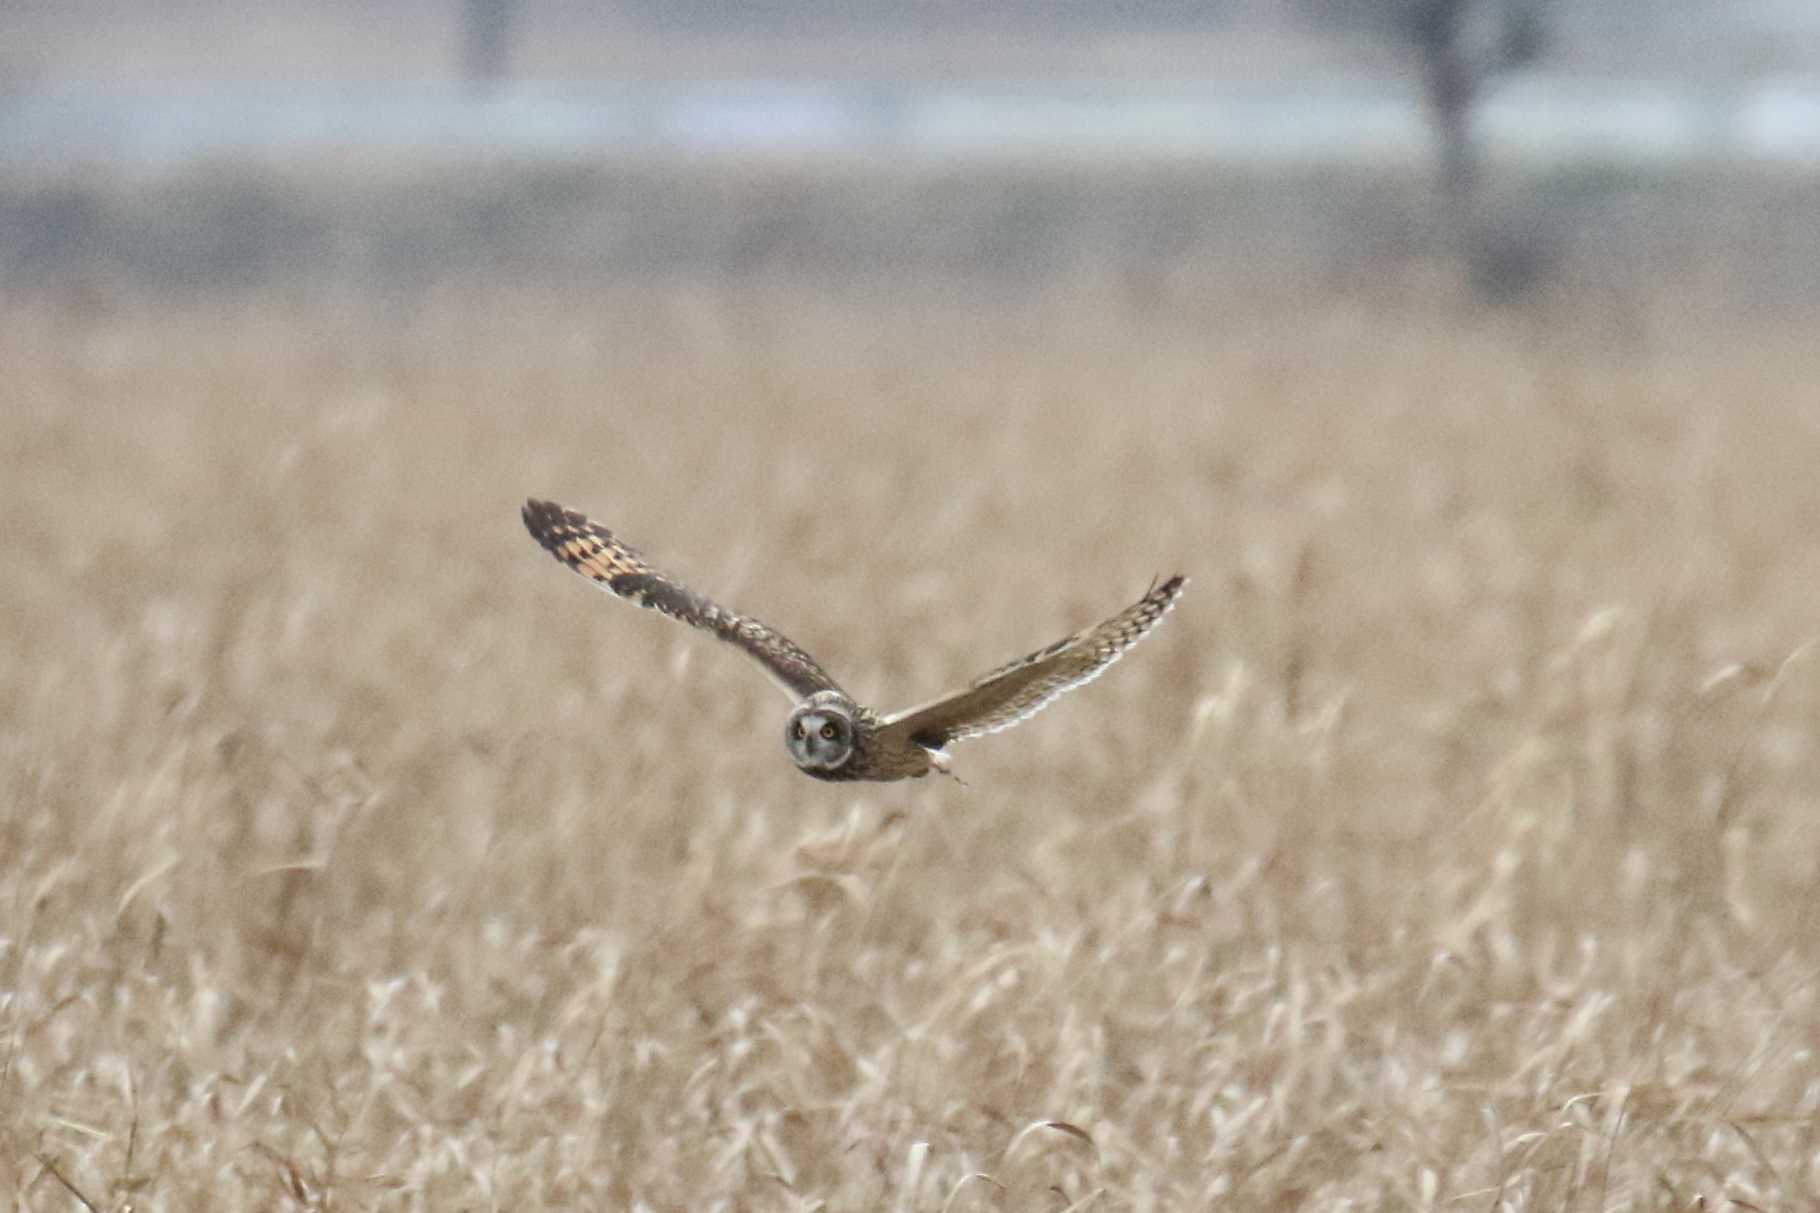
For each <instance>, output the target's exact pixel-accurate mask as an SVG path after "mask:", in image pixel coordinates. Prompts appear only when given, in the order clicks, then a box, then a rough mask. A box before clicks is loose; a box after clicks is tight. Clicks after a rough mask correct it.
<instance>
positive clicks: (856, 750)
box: [524, 500, 1186, 780]
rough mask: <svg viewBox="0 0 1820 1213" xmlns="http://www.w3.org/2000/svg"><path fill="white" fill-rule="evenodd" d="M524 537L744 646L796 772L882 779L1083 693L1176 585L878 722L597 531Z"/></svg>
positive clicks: (1156, 589)
mask: <svg viewBox="0 0 1820 1213" xmlns="http://www.w3.org/2000/svg"><path fill="white" fill-rule="evenodd" d="M524 523H525V527H526V529H528V530H529V531H530V532H531V534H532V535H533V536H534V537H535V538H536V539H537V541H538V542H539V543H541V544H542V545H543V546H544V547H545V548H546V549H547V550H548V551H549V552H550V554H551V555H553V556H555V557H556V558H557V559H558V560H560V561H562V562H563V563H564V564H566V565H568V566H569V567H570V568H572V569H574V570H575V571H576V572H577V573H580V574H581V575H582V576H584V577H587V578H589V579H590V580H592V581H594V582H596V583H598V584H599V585H601V586H602V587H603V588H605V589H607V590H608V591H610V592H612V593H613V594H615V595H617V596H619V597H621V598H624V599H626V600H627V601H629V602H633V603H636V604H637V605H639V606H643V607H649V608H651V609H652V610H656V611H659V612H661V613H663V614H665V615H668V616H669V617H670V618H672V619H677V620H681V621H682V622H683V623H687V624H689V625H690V626H692V627H697V628H700V629H702V630H703V631H706V632H712V633H713V634H714V635H716V636H718V637H720V638H721V639H722V640H725V641H727V642H729V643H731V644H733V645H736V646H738V647H739V648H741V649H744V650H745V651H746V653H747V654H749V655H750V656H751V657H753V658H754V659H755V660H757V662H758V663H759V665H760V666H762V667H763V668H764V670H765V672H766V673H767V674H769V675H770V676H771V678H772V679H773V680H774V681H775V682H776V683H777V684H778V686H779V687H781V688H782V689H783V690H784V692H785V693H786V694H788V695H789V696H790V697H791V699H792V700H794V701H796V708H795V709H794V710H793V711H792V712H791V713H790V718H789V721H788V722H787V723H786V725H785V730H784V744H785V746H786V748H787V749H788V750H789V751H790V756H791V758H792V759H794V760H795V762H796V765H797V767H798V768H799V769H801V770H802V771H803V772H804V773H805V774H807V775H811V776H813V777H815V778H817V779H826V780H852V779H870V780H892V779H909V778H916V777H918V776H922V775H926V774H928V773H929V772H930V771H931V770H940V771H946V770H947V769H948V755H947V753H946V751H945V749H944V747H946V746H947V745H948V744H949V743H950V742H954V741H960V740H964V739H966V738H969V737H978V736H981V735H983V734H986V733H995V732H997V731H998V730H1000V729H1005V728H1009V727H1011V726H1012V725H1014V724H1016V723H1018V722H1019V721H1020V720H1025V719H1027V718H1028V717H1030V716H1032V715H1034V714H1036V713H1037V712H1039V711H1041V710H1042V709H1043V708H1044V707H1047V706H1048V705H1049V704H1050V703H1051V702H1053V701H1054V700H1055V699H1056V697H1057V696H1059V695H1061V694H1063V693H1064V692H1066V691H1070V690H1073V689H1074V688H1075V687H1078V686H1083V685H1085V684H1086V683H1089V682H1091V681H1093V680H1094V679H1095V678H1097V677H1099V676H1100V674H1102V673H1104V672H1105V670H1106V668H1107V667H1108V666H1110V665H1111V664H1112V663H1113V662H1115V661H1117V660H1118V659H1119V658H1120V657H1121V656H1123V655H1124V653H1125V651H1126V650H1127V649H1129V648H1130V647H1131V646H1132V645H1134V644H1136V643H1137V642H1138V641H1139V640H1141V639H1143V637H1144V635H1145V634H1146V633H1148V632H1149V631H1150V629H1151V628H1153V627H1155V626H1156V625H1157V623H1158V622H1160V621H1161V620H1162V618H1163V616H1164V615H1166V614H1168V613H1169V610H1170V608H1171V607H1173V606H1174V605H1175V601H1176V598H1177V597H1178V596H1179V595H1180V594H1181V592H1182V587H1183V585H1185V584H1186V579H1185V578H1183V577H1181V576H1179V575H1178V576H1175V577H1171V578H1169V579H1168V580H1167V581H1164V582H1162V583H1161V584H1159V585H1155V586H1152V587H1151V589H1150V591H1149V592H1148V593H1147V594H1145V595H1144V596H1143V597H1142V598H1140V599H1138V601H1137V602H1135V603H1133V604H1132V605H1131V606H1129V607H1127V608H1125V609H1124V610H1123V611H1120V612H1119V613H1118V614H1117V615H1114V616H1113V617H1112V618H1110V619H1108V620H1106V621H1105V622H1103V623H1099V624H1096V625H1094V626H1093V627H1090V628H1085V629H1083V630H1081V631H1079V632H1076V633H1074V634H1073V635H1072V636H1069V637H1067V638H1065V639H1063V640H1060V641H1057V642H1056V643H1055V644H1052V645H1049V646H1047V647H1045V648H1041V649H1038V650H1037V651H1036V652H1034V653H1031V654H1030V655H1029V656H1027V657H1020V658H1019V659H1018V660H1016V661H1013V662H1011V663H1010V664H1008V665H1005V666H1001V667H1000V668H998V669H996V670H993V671H992V672H991V673H989V674H986V675H983V676H982V677H980V678H978V679H976V680H975V681H974V682H973V683H972V684H971V685H970V686H968V687H967V688H966V689H964V690H962V691H959V692H956V693H954V694H951V695H945V696H943V697H942V698H940V699H937V700H935V701H933V702H931V703H927V704H924V705H923V706H921V707H916V708H911V709H909V710H907V711H903V712H897V713H894V714H893V715H890V716H880V715H879V714H878V713H876V712H874V711H873V710H872V709H871V708H868V707H865V706H863V705H862V704H859V703H856V702H855V701H854V700H853V698H852V696H850V695H848V694H847V693H846V692H845V691H843V690H842V689H841V688H840V686H839V684H838V683H836V682H835V681H834V679H832V678H830V677H829V676H828V674H827V672H826V671H825V670H823V669H822V668H821V666H820V665H819V664H818V663H817V662H816V660H815V659H814V658H813V657H811V656H810V655H809V654H808V653H807V652H806V651H805V650H804V649H803V648H802V647H801V646H799V645H797V644H796V643H795V642H794V641H792V640H791V639H790V638H789V637H787V636H785V635H784V634H783V633H781V632H779V631H777V630H776V629H775V628H772V627H770V626H768V625H766V624H764V623H761V622H759V621H758V620H756V619H753V618H751V617H750V616H746V615H740V614H738V613H737V612H734V611H729V610H727V609H726V608H725V607H723V606H720V605H719V604H718V603H715V602H713V601H712V600H710V599H707V598H704V597H702V596H701V595H700V594H697V593H695V592H694V591H693V590H690V589H688V588H687V587H686V586H684V585H682V584H681V583H679V582H675V581H672V580H670V579H669V578H667V577H665V576H664V575H663V574H661V573H659V572H658V571H657V570H655V569H653V568H652V567H651V566H650V565H649V564H647V563H645V560H644V557H642V556H640V555H639V554H638V553H637V552H635V551H633V550H632V549H631V548H630V547H628V546H626V545H625V544H624V543H622V542H620V540H619V539H618V538H617V537H616V536H615V535H614V534H613V533H612V532H611V531H609V530H608V529H607V528H606V527H603V526H601V525H600V524H599V523H597V522H594V521H593V520H592V519H590V518H588V517H587V516H586V515H583V514H578V513H576V512H575V511H573V510H565V509H564V508H563V507H561V506H559V505H556V504H555V503H554V502H549V501H537V500H532V501H527V502H526V503H525V507H524Z"/></svg>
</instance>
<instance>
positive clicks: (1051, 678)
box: [880, 574, 1187, 749]
mask: <svg viewBox="0 0 1820 1213" xmlns="http://www.w3.org/2000/svg"><path fill="white" fill-rule="evenodd" d="M1185 584H1187V579H1186V578H1185V577H1182V576H1181V575H1179V574H1178V575H1176V576H1174V577H1171V578H1170V579H1169V580H1167V581H1165V582H1163V583H1162V584H1161V585H1157V586H1153V587H1151V589H1150V592H1149V593H1147V594H1145V595H1144V596H1143V597H1142V598H1140V599H1138V600H1137V601H1136V602H1135V603H1133V604H1132V605H1130V606H1128V607H1126V608H1125V609H1124V610H1122V611H1120V612H1119V613H1118V614H1116V615H1114V616H1113V617H1112V618H1111V619H1108V620H1106V621H1105V622H1104V623H1099V624H1095V625H1094V626H1093V627H1090V628H1086V629H1084V630H1082V631H1079V632H1076V633H1075V634H1074V635H1072V636H1069V637H1067V638H1066V639H1064V640H1059V641H1057V642H1056V643H1054V644H1052V645H1050V646H1049V647H1048V648H1044V649H1038V650H1037V651H1036V652H1034V653H1032V654H1030V655H1029V656H1028V657H1020V658H1019V659H1018V660H1016V661H1014V662H1012V663H1011V664H1009V665H1006V666H1001V667H1000V668H998V669H996V670H993V671H992V672H991V673H990V674H986V675H983V676H982V677H980V678H978V679H976V680H975V681H974V682H973V684H972V685H971V686H969V687H968V688H967V689H966V690H964V691H958V692H956V693H955V694H952V695H947V696H944V697H942V698H941V699H938V700H936V701H935V702H934V703H927V704H924V705H922V706H921V707H915V708H910V709H909V710H907V711H903V712H897V713H894V714H893V715H891V716H888V717H886V718H885V722H884V725H883V728H882V729H881V731H880V732H881V736H882V737H888V738H891V739H894V740H899V741H908V742H912V743H914V744H916V745H920V746H925V747H927V748H929V749H940V748H941V747H942V746H944V745H947V744H948V743H949V742H951V741H960V740H963V739H965V738H968V737H979V736H982V735H984V734H986V733H996V732H998V731H999V730H1000V729H1008V728H1010V727H1011V726H1012V725H1014V724H1016V723H1017V722H1018V721H1020V720H1025V719H1028V718H1029V717H1031V716H1034V715H1035V714H1036V713H1037V712H1040V711H1041V710H1042V709H1044V708H1046V707H1048V706H1049V705H1050V704H1051V703H1053V702H1054V701H1055V699H1056V697H1057V696H1058V695H1061V694H1063V693H1064V692H1066V691H1072V690H1073V689H1074V688H1075V687H1078V686H1083V685H1085V684H1086V683H1089V682H1092V681H1093V680H1094V679H1095V678H1098V677H1099V676H1100V675H1101V674H1103V673H1105V672H1106V667H1107V666H1109V665H1111V664H1112V663H1113V662H1115V661H1117V660H1118V659H1119V658H1120V657H1123V656H1124V655H1125V651H1126V650H1127V649H1129V648H1130V647H1131V646H1132V645H1134V644H1136V643H1137V642H1138V641H1140V640H1142V639H1143V638H1144V634H1145V633H1147V632H1148V631H1150V629H1151V628H1153V627H1155V626H1156V625H1157V624H1158V623H1159V622H1160V621H1161V620H1162V618H1163V616H1164V615H1167V614H1168V613H1169V609H1170V608H1171V607H1173V606H1174V605H1175V600H1176V598H1177V596H1178V595H1180V594H1181V592H1182V587H1183V586H1184V585H1185Z"/></svg>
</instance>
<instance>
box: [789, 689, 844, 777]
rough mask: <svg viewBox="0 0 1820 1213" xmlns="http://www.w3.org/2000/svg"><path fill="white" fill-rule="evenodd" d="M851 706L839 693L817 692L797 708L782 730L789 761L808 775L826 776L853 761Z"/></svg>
mask: <svg viewBox="0 0 1820 1213" xmlns="http://www.w3.org/2000/svg"><path fill="white" fill-rule="evenodd" d="M854 714H855V713H854V710H853V704H852V703H851V702H850V701H849V700H848V699H847V697H846V696H844V695H842V694H841V693H840V692H839V691H817V692H816V693H815V694H813V695H811V696H809V698H807V699H805V700H803V701H802V702H801V703H799V704H797V705H796V710H795V711H794V712H791V713H790V722H789V723H788V724H786V725H785V726H784V744H785V745H786V746H788V747H789V748H790V758H791V760H792V761H794V762H795V763H796V765H797V766H798V767H800V768H802V770H804V771H805V772H807V773H808V774H810V775H820V776H827V775H829V774H831V773H833V772H836V771H838V770H840V769H841V768H842V767H844V766H846V765H847V762H848V760H849V759H851V758H852V757H853V744H854V724H853V717H854Z"/></svg>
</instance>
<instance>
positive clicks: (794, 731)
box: [790, 720, 803, 741]
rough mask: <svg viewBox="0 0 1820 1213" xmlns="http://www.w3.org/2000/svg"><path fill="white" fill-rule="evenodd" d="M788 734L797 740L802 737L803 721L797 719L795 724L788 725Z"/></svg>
mask: <svg viewBox="0 0 1820 1213" xmlns="http://www.w3.org/2000/svg"><path fill="white" fill-rule="evenodd" d="M790 736H792V737H794V738H796V739H797V740H798V741H801V740H802V739H803V722H802V721H800V720H799V721H797V722H796V723H795V724H793V725H791V726H790Z"/></svg>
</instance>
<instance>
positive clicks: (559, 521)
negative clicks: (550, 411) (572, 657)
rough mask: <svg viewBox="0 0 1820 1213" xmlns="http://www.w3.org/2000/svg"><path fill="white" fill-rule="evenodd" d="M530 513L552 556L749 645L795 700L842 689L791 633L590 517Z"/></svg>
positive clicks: (552, 510)
mask: <svg viewBox="0 0 1820 1213" xmlns="http://www.w3.org/2000/svg"><path fill="white" fill-rule="evenodd" d="M523 514H524V522H525V529H526V530H528V531H530V532H531V536H532V538H534V539H536V540H537V542H538V543H541V544H542V545H543V546H544V549H545V550H546V551H548V552H549V553H550V555H552V556H554V557H556V559H558V560H560V561H562V562H563V563H564V564H566V565H568V566H569V567H570V568H572V569H574V570H575V571H576V572H577V573H580V574H581V575H582V576H583V577H586V578H588V579H589V580H590V581H593V582H595V583H596V584H598V585H599V586H600V587H601V588H602V589H605V590H608V591H610V592H611V593H613V594H614V595H616V596H617V597H620V598H624V599H625V600H626V601H627V602H631V603H634V604H636V605H638V606H641V607H649V608H651V609H652V610H654V611H657V612H659V613H661V614H664V615H668V616H669V617H670V618H672V619H677V620H681V621H682V622H683V623H686V624H688V625H689V626H690V627H696V628H700V629H701V630H702V631H704V632H711V633H713V634H714V635H716V636H718V637H720V638H721V639H722V640H724V641H726V642H727V643H728V644H731V645H735V646H737V647H739V648H741V649H744V650H745V651H746V652H747V653H748V654H750V655H751V656H752V658H753V659H754V660H756V661H757V662H758V664H759V665H761V666H763V667H764V670H765V673H767V674H769V675H770V676H771V679H772V681H774V682H775V683H777V685H778V686H779V687H780V688H782V690H783V691H784V693H785V694H786V695H789V696H790V697H791V699H793V700H795V699H803V698H806V697H808V696H810V695H813V694H814V693H815V692H817V691H839V690H840V687H839V685H838V684H836V683H835V681H834V679H832V678H830V677H828V674H827V671H825V670H823V669H822V668H821V666H820V665H819V664H817V663H816V660H815V658H813V657H811V656H809V654H808V653H806V652H805V651H804V650H803V648H802V646H800V645H798V644H797V643H796V642H795V641H793V640H791V639H790V638H789V637H788V636H785V635H784V634H783V633H782V632H779V631H777V630H776V629H774V628H772V627H770V626H768V625H766V624H763V623H760V622H759V621H758V620H756V619H753V618H751V617H749V616H746V615H741V614H739V613H737V612H735V611H729V610H728V609H727V608H725V607H723V606H721V605H720V604H719V603H716V602H713V601H710V600H709V599H707V598H703V597H702V596H701V595H700V594H697V593H696V592H695V591H694V590H691V589H690V588H689V587H687V586H685V585H683V584H682V583H680V582H676V581H672V580H670V579H669V578H668V577H665V576H664V575H663V574H662V573H659V572H658V571H657V570H656V569H654V568H652V567H651V566H650V565H648V564H646V563H645V559H644V557H642V556H640V555H639V554H638V553H637V552H635V551H633V550H632V549H631V548H629V547H627V546H626V545H625V544H623V543H621V542H620V541H619V539H618V538H617V537H616V536H615V535H614V534H613V532H612V531H609V530H608V529H607V528H606V527H604V526H601V525H600V524H599V523H598V522H595V521H594V520H593V519H591V518H589V517H588V516H587V515H585V514H579V513H576V512H575V511H574V510H565V509H564V508H563V507H561V506H560V505H557V504H556V503H555V502H553V501H538V500H536V499H535V498H533V499H531V500H530V501H527V502H525V506H524V511H523ZM842 693H843V694H845V692H842Z"/></svg>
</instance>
